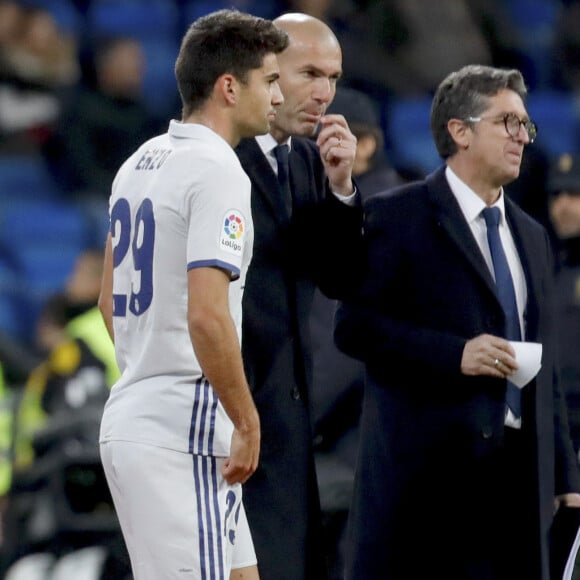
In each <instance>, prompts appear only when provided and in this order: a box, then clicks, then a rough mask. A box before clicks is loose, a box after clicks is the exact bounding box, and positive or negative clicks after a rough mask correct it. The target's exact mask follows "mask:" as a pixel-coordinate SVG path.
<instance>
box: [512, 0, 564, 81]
mask: <svg viewBox="0 0 580 580" xmlns="http://www.w3.org/2000/svg"><path fill="white" fill-rule="evenodd" d="M504 7H505V9H506V11H507V14H508V15H509V17H510V29H511V30H512V31H513V36H512V40H513V42H514V48H515V49H516V50H517V51H518V52H519V53H521V54H522V56H523V58H524V60H525V61H526V62H524V63H522V65H521V67H520V68H521V69H522V72H523V74H524V77H525V78H526V82H527V84H528V85H529V86H530V87H532V88H534V89H543V88H547V87H549V86H550V83H551V81H552V80H553V79H552V69H553V67H554V66H555V63H554V61H553V56H554V54H553V48H554V39H555V36H554V35H555V32H554V31H555V26H556V21H557V18H558V15H559V10H560V2H557V1H554V0H505V4H504Z"/></svg>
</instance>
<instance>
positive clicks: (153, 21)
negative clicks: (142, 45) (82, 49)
mask: <svg viewBox="0 0 580 580" xmlns="http://www.w3.org/2000/svg"><path fill="white" fill-rule="evenodd" d="M87 24H88V29H89V32H90V33H91V34H92V35H93V36H103V35H106V36H132V37H133V38H137V39H139V40H147V39H153V38H157V39H165V40H170V39H175V38H177V37H178V36H179V32H180V19H179V10H178V8H177V4H176V3H175V2H173V1H172V0H93V1H92V2H91V5H90V8H89V10H88V13H87Z"/></svg>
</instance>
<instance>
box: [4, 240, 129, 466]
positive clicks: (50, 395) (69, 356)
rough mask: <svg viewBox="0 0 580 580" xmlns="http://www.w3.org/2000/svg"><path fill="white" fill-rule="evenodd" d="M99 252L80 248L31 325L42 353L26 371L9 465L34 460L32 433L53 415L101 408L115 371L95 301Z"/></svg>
mask: <svg viewBox="0 0 580 580" xmlns="http://www.w3.org/2000/svg"><path fill="white" fill-rule="evenodd" d="M102 274H103V252H102V251H101V250H92V249H89V250H86V251H85V252H83V253H82V254H80V255H79V257H78V258H77V260H76V263H75V267H74V268H73V271H72V272H71V274H70V276H69V278H68V279H67V281H66V284H65V287H64V289H63V291H62V292H59V293H57V294H55V295H54V296H52V297H51V298H49V300H48V301H47V303H46V304H45V305H44V308H43V310H42V312H41V314H40V317H39V320H38V322H37V328H36V342H37V344H36V347H37V349H38V351H39V352H41V353H43V354H44V358H43V360H42V362H41V363H40V364H39V365H38V366H37V367H36V368H35V369H34V370H33V371H32V372H31V373H30V376H29V377H28V378H27V381H26V383H25V385H24V391H23V393H22V397H21V399H20V402H19V405H18V409H17V412H16V428H15V434H16V441H15V450H16V455H15V466H16V469H18V470H24V469H28V468H30V467H31V466H32V464H33V462H34V460H35V451H34V445H33V442H34V437H35V434H37V433H38V432H39V431H40V430H42V429H43V428H45V427H47V426H48V425H49V423H50V421H51V419H52V418H54V417H55V416H57V415H58V416H60V417H61V418H62V417H65V415H66V414H68V415H69V416H73V415H74V413H77V412H79V410H81V409H82V408H86V407H88V406H92V407H93V408H94V409H95V411H96V412H98V413H100V412H102V408H103V406H104V403H105V401H106V399H107V397H108V395H109V388H110V387H111V386H112V385H113V383H114V382H115V380H117V378H118V377H119V369H118V366H117V362H116V360H115V350H114V347H113V343H112V341H111V337H110V336H109V334H108V332H107V327H106V326H105V323H104V321H103V318H102V316H101V313H100V311H99V308H98V306H97V302H98V298H99V294H100V289H101V279H102Z"/></svg>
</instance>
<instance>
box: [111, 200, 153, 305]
mask: <svg viewBox="0 0 580 580" xmlns="http://www.w3.org/2000/svg"><path fill="white" fill-rule="evenodd" d="M117 227H119V235H118V238H117ZM111 235H112V236H113V238H117V239H118V241H117V243H116V245H115V247H114V248H113V267H114V268H117V267H118V266H119V265H120V264H121V263H122V262H123V260H125V258H127V257H128V254H129V250H130V259H132V261H133V270H134V272H135V273H138V275H139V283H138V284H136V282H135V280H136V276H133V277H132V282H131V293H130V294H129V295H127V294H113V316H126V315H127V303H128V305H129V311H130V312H132V313H133V314H134V315H135V316H140V315H141V314H143V313H144V312H145V311H146V310H147V309H148V308H149V306H151V301H152V300H153V247H154V245H155V217H154V215H153V203H152V202H151V200H150V199H149V198H145V199H144V200H143V201H142V202H141V205H140V206H139V208H138V209H137V213H136V214H135V223H131V206H130V205H129V202H128V201H127V200H126V199H125V198H120V199H119V200H117V202H116V203H115V205H114V206H113V209H112V210H111Z"/></svg>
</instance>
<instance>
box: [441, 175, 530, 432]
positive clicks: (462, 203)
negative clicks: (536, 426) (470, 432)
mask: <svg viewBox="0 0 580 580" xmlns="http://www.w3.org/2000/svg"><path fill="white" fill-rule="evenodd" d="M445 177H446V178H447V181H448V183H449V187H450V188H451V191H452V193H453V195H454V196H455V199H457V203H458V204H459V207H460V208H461V211H462V213H463V216H464V217H465V220H466V221H467V224H468V225H469V228H470V229H471V233H472V234H473V237H474V238H475V241H476V242H477V245H478V246H479V249H480V250H481V253H482V254H483V258H484V259H485V263H486V264H487V267H488V268H489V271H490V273H491V275H492V277H493V278H494V280H495V271H494V269H493V261H492V258H491V251H490V249H489V244H488V242H487V226H486V225H485V219H484V218H483V215H482V213H481V212H482V211H483V210H484V209H485V208H486V207H487V205H486V203H485V202H484V201H483V199H481V197H479V195H477V193H475V191H473V190H472V189H471V188H470V187H469V186H468V185H467V184H465V183H464V182H463V181H461V179H460V178H459V177H458V176H457V175H456V174H455V173H454V172H453V170H452V169H451V168H450V167H447V168H446V169H445ZM492 207H497V208H499V211H500V213H501V218H500V222H499V236H500V239H501V243H502V245H503V249H504V252H505V255H506V258H507V262H508V265H509V268H510V273H511V276H512V280H513V283H514V291H515V294H516V304H517V307H518V318H519V321H520V332H521V336H522V340H525V326H524V310H525V306H526V302H527V299H528V291H527V287H526V277H525V275H524V270H523V268H522V263H521V261H520V257H519V255H518V251H517V248H516V245H515V242H514V239H513V237H512V234H511V232H510V229H509V226H508V223H507V220H506V217H505V200H504V192H503V189H502V190H501V192H500V195H499V198H498V200H497V201H496V202H495V203H494V204H493V206H492ZM506 425H509V426H510V427H515V428H520V427H521V419H516V418H515V417H514V415H513V414H512V413H511V411H510V410H509V409H508V412H507V417H506Z"/></svg>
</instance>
